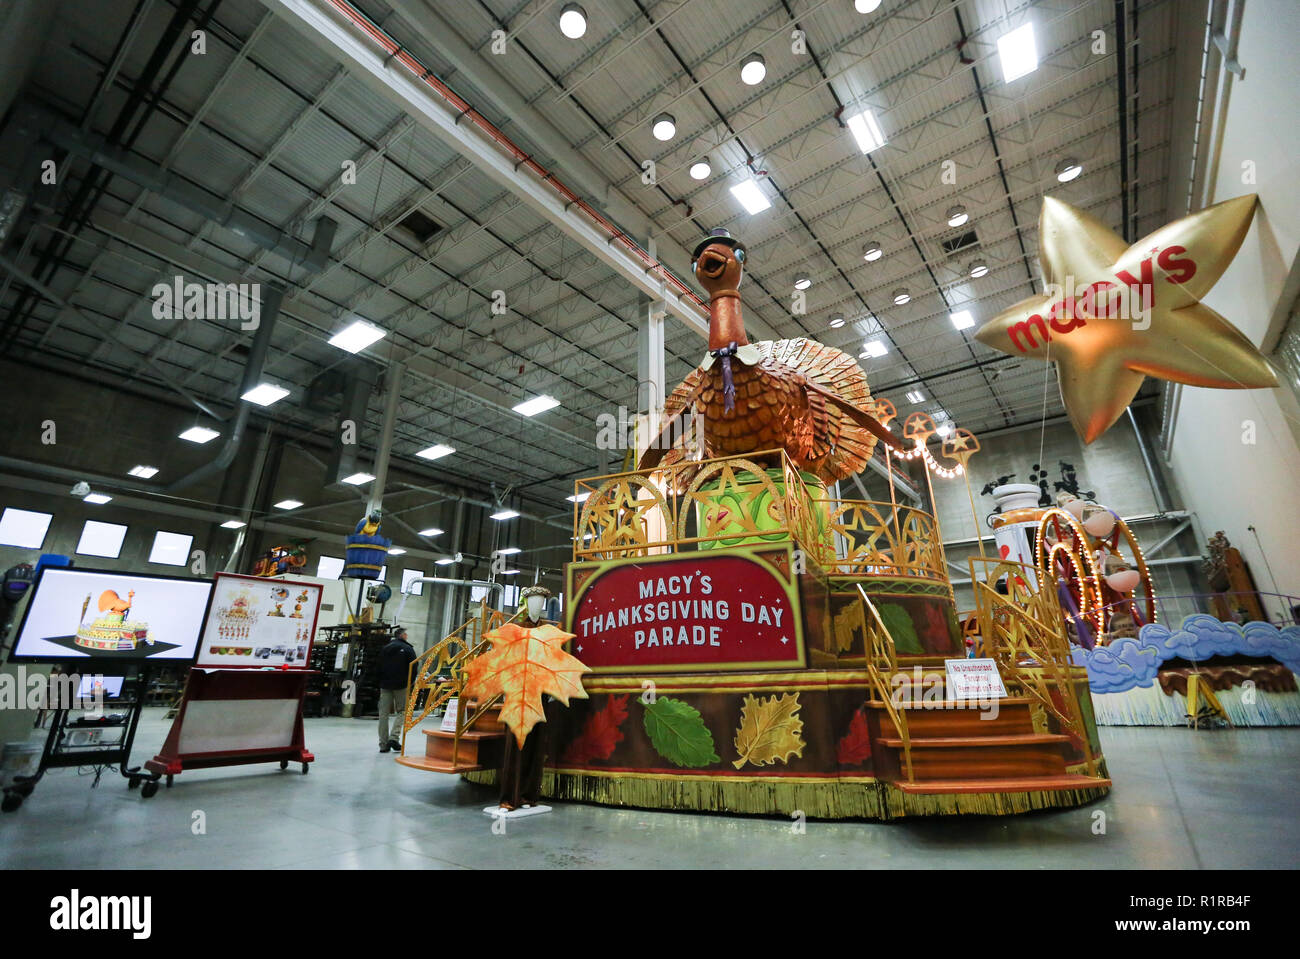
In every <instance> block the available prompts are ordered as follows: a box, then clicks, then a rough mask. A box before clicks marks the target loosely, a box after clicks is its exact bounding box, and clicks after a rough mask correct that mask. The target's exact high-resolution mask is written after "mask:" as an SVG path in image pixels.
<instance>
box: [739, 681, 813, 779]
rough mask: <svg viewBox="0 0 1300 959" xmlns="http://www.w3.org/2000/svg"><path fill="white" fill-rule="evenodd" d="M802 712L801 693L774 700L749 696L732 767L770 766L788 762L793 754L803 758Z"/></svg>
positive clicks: (742, 712)
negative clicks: (797, 714)
mask: <svg viewBox="0 0 1300 959" xmlns="http://www.w3.org/2000/svg"><path fill="white" fill-rule="evenodd" d="M798 711H799V694H798V693H786V694H785V695H783V696H773V697H771V698H770V699H759V698H758V697H757V696H746V697H745V702H744V705H743V707H742V708H741V711H740V728H739V729H738V730H736V753H737V754H738V755H739V756H740V758H739V759H737V760H735V761H734V762H733V763H732V765H733V766H735V767H736V768H737V769H739V768H740V767H741V766H743V765H745V763H753V764H754V765H755V766H767V765H770V764H771V763H775V762H782V763H784V762H788V761H789V759H790V756H791V754H794V755H795V756H800V757H802V756H803V749H804V741H803V739H802V738H801V737H800V735H799V734H800V733H801V732H803V720H802V719H800V718H799V717H798V716H796V715H795V713H797V712H798Z"/></svg>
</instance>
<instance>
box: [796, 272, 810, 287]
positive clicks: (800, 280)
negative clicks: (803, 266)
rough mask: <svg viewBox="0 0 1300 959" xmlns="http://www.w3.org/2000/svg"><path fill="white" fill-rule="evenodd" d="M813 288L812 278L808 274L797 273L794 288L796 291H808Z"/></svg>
mask: <svg viewBox="0 0 1300 959" xmlns="http://www.w3.org/2000/svg"><path fill="white" fill-rule="evenodd" d="M810 286H812V277H810V276H809V275H808V274H807V273H796V274H795V275H794V288H795V289H796V290H806V289H808V287H810Z"/></svg>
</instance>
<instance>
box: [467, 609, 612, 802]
mask: <svg viewBox="0 0 1300 959" xmlns="http://www.w3.org/2000/svg"><path fill="white" fill-rule="evenodd" d="M519 595H520V598H521V599H522V600H523V607H522V608H521V610H520V612H521V613H522V614H523V616H522V618H521V619H520V620H519V621H517V622H510V623H506V624H505V625H504V626H502V627H500V628H499V629H494V630H492V631H491V632H489V633H485V634H484V636H483V638H484V639H487V640H489V641H491V643H492V649H491V651H490V652H487V653H483V654H482V655H480V656H477V657H475V658H474V659H473V660H471V661H470V663H469V665H468V666H467V667H466V670H465V672H466V681H465V694H466V695H467V696H470V697H473V698H475V699H478V700H479V701H480V702H483V701H485V700H487V699H490V698H492V697H493V696H497V695H500V696H502V697H503V699H502V704H501V721H502V722H503V723H505V725H506V726H508V727H509V729H510V733H509V735H507V736H506V743H505V756H504V758H503V759H502V762H501V776H500V786H501V795H500V801H499V805H500V807H501V808H502V809H504V810H506V811H507V812H509V811H511V810H514V809H519V808H521V807H523V808H527V807H529V806H536V805H538V803H539V801H540V799H541V793H542V766H543V764H544V763H545V761H546V728H545V726H544V725H543V726H542V728H541V729H538V728H537V726H538V724H544V723H545V722H546V712H545V697H547V696H553V697H555V698H556V699H559V700H560V701H561V702H563V703H565V704H566V705H567V704H568V702H569V700H570V699H571V698H575V699H586V698H587V692H586V690H584V689H583V688H582V674H583V673H585V672H588V671H589V668H588V667H587V666H584V665H583V664H582V663H581V662H579V661H578V660H577V659H575V658H574V657H572V656H570V655H569V654H568V653H566V652H565V651H564V648H563V647H564V644H565V643H566V642H568V641H569V640H570V639H572V638H573V634H572V633H566V632H563V631H562V630H559V629H556V628H555V627H554V626H551V625H548V624H546V623H545V622H543V618H542V617H543V611H544V610H545V609H546V601H547V600H548V599H550V598H551V591H550V590H548V589H547V588H546V587H544V586H529V587H527V588H526V589H524V590H523V591H522V592H521V593H520V594H519Z"/></svg>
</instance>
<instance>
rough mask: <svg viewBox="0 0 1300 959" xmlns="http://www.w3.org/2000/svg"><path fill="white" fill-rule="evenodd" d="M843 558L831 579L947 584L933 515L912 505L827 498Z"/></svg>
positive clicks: (832, 566) (833, 564) (833, 565)
mask: <svg viewBox="0 0 1300 959" xmlns="http://www.w3.org/2000/svg"><path fill="white" fill-rule="evenodd" d="M825 508H827V509H828V511H829V513H830V528H831V530H832V532H834V533H835V538H836V540H837V546H839V547H840V548H837V554H838V553H839V552H844V553H845V555H844V556H838V555H837V557H836V559H834V560H833V561H832V562H831V564H830V569H829V572H830V573H831V575H840V576H863V575H886V576H916V577H921V578H924V579H933V580H939V581H942V582H947V581H948V574H947V572H946V570H945V569H944V565H945V561H944V554H943V545H942V543H941V542H940V537H939V534H938V530H937V528H936V526H935V522H934V517H933V516H931V515H930V514H929V513H926V512H924V511H922V510H919V509H912V508H911V507H910V506H896V505H894V504H892V503H876V502H871V501H869V500H828V501H825Z"/></svg>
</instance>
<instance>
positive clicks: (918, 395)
mask: <svg viewBox="0 0 1300 959" xmlns="http://www.w3.org/2000/svg"><path fill="white" fill-rule="evenodd" d="M907 401H908V402H909V403H923V402H925V394H924V393H922V392H921V391H920V390H909V391H908V393H907Z"/></svg>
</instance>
